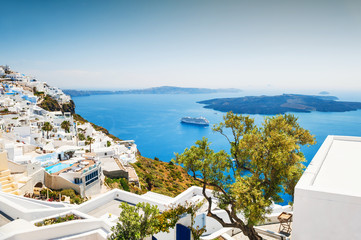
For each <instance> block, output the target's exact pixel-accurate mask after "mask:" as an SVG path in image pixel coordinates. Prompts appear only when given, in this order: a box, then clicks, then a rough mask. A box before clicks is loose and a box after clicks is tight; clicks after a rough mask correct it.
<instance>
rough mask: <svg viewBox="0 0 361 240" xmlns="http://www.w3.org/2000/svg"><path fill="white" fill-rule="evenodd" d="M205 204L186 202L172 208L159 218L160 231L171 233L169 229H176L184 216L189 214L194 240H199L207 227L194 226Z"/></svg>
mask: <svg viewBox="0 0 361 240" xmlns="http://www.w3.org/2000/svg"><path fill="white" fill-rule="evenodd" d="M203 204H204V201H201V202H196V203H193V202H191V203H189V202H185V203H184V204H178V205H174V206H171V207H170V208H168V209H167V210H165V211H164V212H163V213H162V214H161V215H160V216H159V219H160V222H159V223H160V224H159V226H160V229H159V230H160V231H162V232H169V229H170V228H174V227H175V225H176V224H177V222H178V221H179V220H180V218H181V217H182V216H184V214H189V215H190V218H191V224H190V226H188V228H189V229H190V230H191V233H192V236H193V240H199V239H200V237H201V236H202V234H203V233H204V232H206V226H203V227H199V226H194V225H195V217H196V214H197V211H198V210H199V209H200V208H201V207H202V206H203Z"/></svg>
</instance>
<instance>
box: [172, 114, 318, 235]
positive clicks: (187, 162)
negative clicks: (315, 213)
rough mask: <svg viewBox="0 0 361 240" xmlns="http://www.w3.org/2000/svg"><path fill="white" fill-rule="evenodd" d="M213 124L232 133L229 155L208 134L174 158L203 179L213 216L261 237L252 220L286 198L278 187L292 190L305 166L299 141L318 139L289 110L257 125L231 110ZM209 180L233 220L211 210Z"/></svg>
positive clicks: (261, 218)
mask: <svg viewBox="0 0 361 240" xmlns="http://www.w3.org/2000/svg"><path fill="white" fill-rule="evenodd" d="M213 130H214V131H215V132H218V133H220V134H221V135H223V136H224V137H225V138H226V139H227V141H228V142H229V144H230V155H229V154H227V153H226V152H225V151H224V150H221V151H219V152H214V151H213V150H212V149H211V148H210V143H209V142H208V140H207V139H206V138H203V139H202V140H199V141H197V142H196V145H195V146H192V147H191V148H189V149H188V148H187V149H185V151H184V152H183V153H182V154H176V159H175V162H176V163H178V164H181V165H182V166H183V167H184V168H185V169H186V170H187V171H188V172H189V173H190V174H191V175H192V176H193V177H194V178H195V179H197V180H198V181H200V182H201V183H202V185H203V195H204V196H205V198H206V199H207V201H208V216H210V217H212V218H214V219H215V220H217V221H218V222H219V223H220V224H222V226H224V227H235V228H239V229H241V230H242V232H243V233H244V234H245V235H246V236H248V237H249V238H250V239H261V237H260V236H259V235H258V234H257V233H256V231H255V230H254V228H253V226H254V225H256V224H258V223H262V222H264V221H265V220H266V219H265V216H266V214H267V213H269V212H270V206H271V204H272V202H278V201H281V198H280V196H279V193H281V192H282V191H283V189H284V191H285V192H286V193H288V194H291V195H293V191H294V190H293V189H294V187H295V184H296V183H297V181H298V179H299V177H300V176H301V174H302V171H303V169H304V165H303V164H302V162H304V161H305V158H304V156H303V154H302V152H301V151H300V147H301V146H302V145H311V144H314V143H315V140H314V137H313V136H312V135H311V134H310V132H309V131H308V130H305V129H303V128H301V127H300V126H299V124H298V122H297V118H296V117H294V116H293V115H290V114H285V115H277V116H274V117H266V118H265V119H264V122H263V124H262V126H261V127H258V126H256V125H255V123H254V119H252V118H250V117H249V116H242V115H237V114H233V113H232V112H229V113H227V114H226V115H225V116H224V118H223V122H221V123H219V124H218V125H215V126H214V127H213ZM207 186H211V187H212V188H213V189H214V190H215V191H214V194H215V196H216V197H217V198H218V199H219V203H218V205H219V207H220V208H221V209H223V210H225V211H226V212H227V214H228V217H229V218H230V219H231V221H230V222H225V221H224V220H223V219H222V218H220V217H219V216H217V215H216V214H214V213H213V212H212V210H211V209H212V204H213V202H212V199H211V197H210V196H207V194H206V191H205V189H206V187H207ZM239 213H241V214H242V215H243V216H244V219H245V220H242V219H241V218H240V217H239Z"/></svg>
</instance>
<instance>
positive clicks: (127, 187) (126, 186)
mask: <svg viewBox="0 0 361 240" xmlns="http://www.w3.org/2000/svg"><path fill="white" fill-rule="evenodd" d="M119 180H120V184H121V185H122V188H123V189H124V190H125V191H127V192H129V191H130V189H129V184H128V181H127V180H125V179H124V178H120V179H119Z"/></svg>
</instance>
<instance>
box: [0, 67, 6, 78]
mask: <svg viewBox="0 0 361 240" xmlns="http://www.w3.org/2000/svg"><path fill="white" fill-rule="evenodd" d="M3 75H5V70H4V68H3V67H1V66H0V76H3Z"/></svg>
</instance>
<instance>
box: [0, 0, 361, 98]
mask: <svg viewBox="0 0 361 240" xmlns="http://www.w3.org/2000/svg"><path fill="white" fill-rule="evenodd" d="M0 6H1V9H2V11H1V14H0V33H1V34H0V65H2V64H8V65H9V66H10V67H11V68H12V69H13V70H16V71H19V72H22V73H25V74H29V75H32V76H34V77H36V78H37V79H39V80H41V81H45V82H48V83H49V84H51V85H54V86H57V87H61V88H64V89H69V88H72V89H110V90H111V89H131V88H147V87H156V86H164V85H167V86H180V87H207V88H239V89H281V90H285V91H287V90H292V91H296V90H299V91H301V90H309V89H312V90H314V89H316V90H326V91H332V90H345V91H347V90H353V91H361V68H360V67H361V14H360V12H361V1H358V0H357V1H351V0H350V1H333V0H326V1H323V0H312V1H308V0H303V1H293V0H275V1H273V0H264V1H260V0H252V1H251V0H249V1H243V0H239V1H233V0H227V1H221V0H219V1H215V0H182V1H175V0H167V1H161V0H152V1H151V0H129V1H123V0H116V1H111V0H107V1H91V0H84V1H82V0H58V1H56V0H53V1H48V0H46V1H40V0H33V1H26V0H23V1H21V0H12V1H6V0H0Z"/></svg>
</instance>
